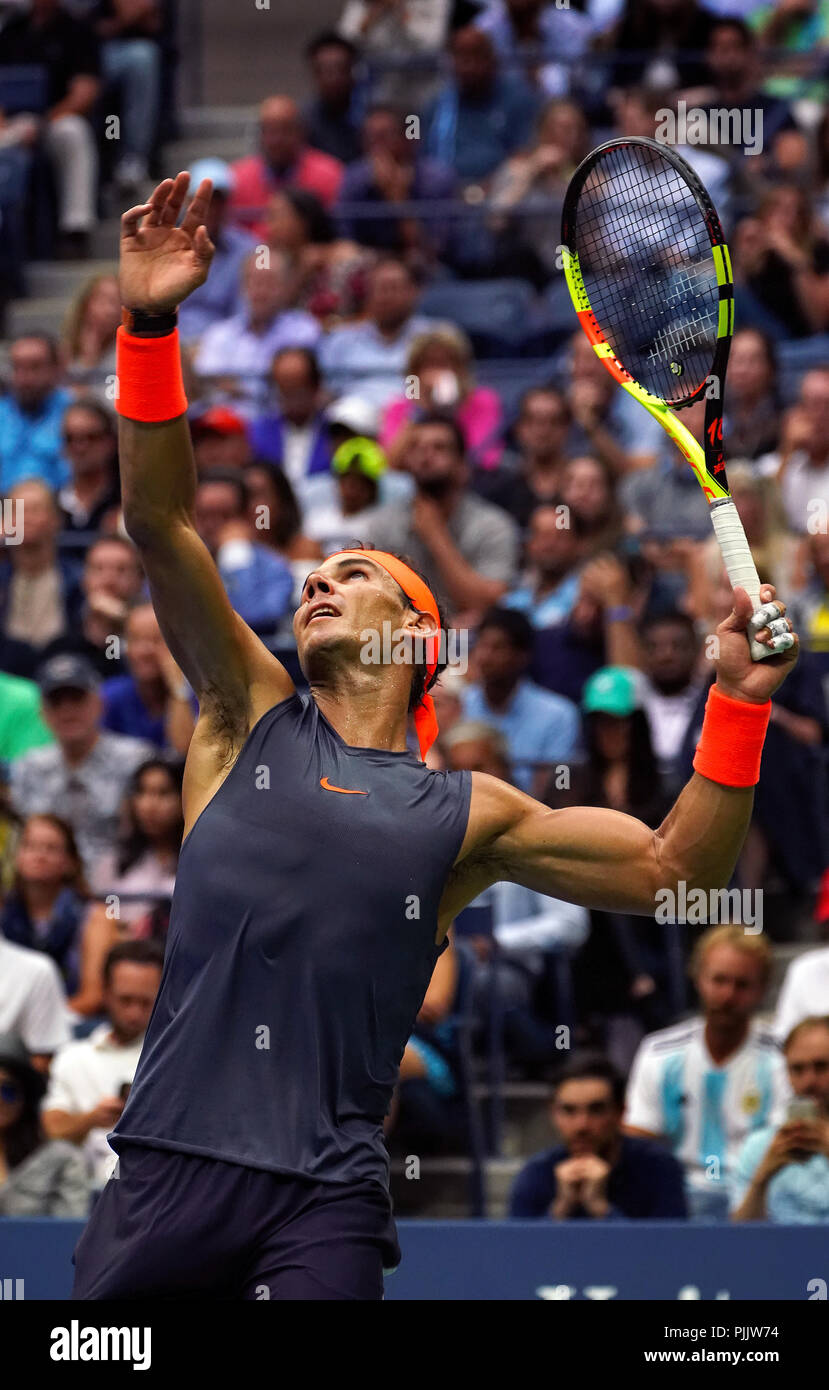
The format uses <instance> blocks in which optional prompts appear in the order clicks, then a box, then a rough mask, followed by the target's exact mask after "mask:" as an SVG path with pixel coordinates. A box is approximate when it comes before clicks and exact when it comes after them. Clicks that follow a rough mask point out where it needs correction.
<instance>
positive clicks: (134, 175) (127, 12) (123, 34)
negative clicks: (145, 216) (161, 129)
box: [95, 0, 163, 196]
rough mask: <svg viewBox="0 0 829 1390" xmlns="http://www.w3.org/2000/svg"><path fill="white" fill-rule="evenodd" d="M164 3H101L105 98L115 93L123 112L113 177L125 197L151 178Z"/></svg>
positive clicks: (129, 0) (140, 0)
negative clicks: (159, 41)
mask: <svg viewBox="0 0 829 1390" xmlns="http://www.w3.org/2000/svg"><path fill="white" fill-rule="evenodd" d="M162 3H163V0H100V3H99V4H98V5H97V6H96V8H95V31H96V33H97V35H98V38H99V39H100V40H101V70H102V73H103V76H104V78H105V80H106V88H107V91H106V94H107V96H108V95H109V94H110V93H113V94H116V93H117V98H118V102H119V106H120V111H121V146H120V149H121V151H122V153H121V155H120V158H119V159H118V162H117V164H116V165H115V171H114V177H115V182H116V184H117V185H118V189H119V192H121V193H122V194H123V195H124V196H126V195H128V194H135V195H136V196H139V195H140V193H141V191H142V189H141V186H142V184H143V183H144V181H145V180H146V179H147V177H148V176H149V172H150V169H149V163H150V156H151V155H152V152H153V147H154V145H155V141H156V137H157V134H158V122H159V116H160V113H161V48H160V46H159V44H158V42H157V40H158V37H159V35H160V34H161V30H162V27H163V15H162Z"/></svg>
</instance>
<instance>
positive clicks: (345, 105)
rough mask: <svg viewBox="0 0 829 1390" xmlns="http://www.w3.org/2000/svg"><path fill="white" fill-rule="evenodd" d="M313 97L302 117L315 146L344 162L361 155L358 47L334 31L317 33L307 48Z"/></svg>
mask: <svg viewBox="0 0 829 1390" xmlns="http://www.w3.org/2000/svg"><path fill="white" fill-rule="evenodd" d="M305 56H306V58H307V60H308V67H309V69H310V74H311V82H312V85H313V89H314V96H313V97H312V98H311V100H310V101H307V102H306V103H305V106H304V107H303V111H302V116H303V120H304V122H305V130H306V132H307V135H308V140H309V142H310V144H311V145H313V147H314V149H316V150H322V152H323V154H330V155H331V156H332V158H333V159H338V160H339V161H340V163H342V164H350V163H351V161H352V160H353V159H359V158H360V149H361V146H360V122H359V109H360V105H361V102H360V93H359V89H358V85H357V78H356V74H355V71H354V69H355V66H356V63H357V49H356V48H355V47H354V44H353V43H350V42H349V40H348V39H346V38H343V37H342V36H341V35H340V34H337V33H335V32H334V31H333V30H326V31H325V33H322V34H317V36H316V38H313V39H312V40H311V42H310V43H309V44H308V47H307V48H306V50H305Z"/></svg>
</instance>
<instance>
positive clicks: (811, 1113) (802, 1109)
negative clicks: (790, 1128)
mask: <svg viewBox="0 0 829 1390" xmlns="http://www.w3.org/2000/svg"><path fill="white" fill-rule="evenodd" d="M819 1115H820V1111H819V1110H818V1103H817V1101H816V1100H813V1099H812V1098H811V1096H795V1098H794V1100H790V1101H789V1104H788V1106H787V1108H786V1124H787V1125H790V1124H793V1123H794V1122H795V1121H796V1120H816V1119H818V1117H819Z"/></svg>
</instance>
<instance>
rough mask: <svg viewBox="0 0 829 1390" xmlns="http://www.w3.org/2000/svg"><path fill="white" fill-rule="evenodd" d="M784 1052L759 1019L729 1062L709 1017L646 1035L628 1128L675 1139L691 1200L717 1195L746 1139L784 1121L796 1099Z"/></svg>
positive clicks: (636, 1063)
mask: <svg viewBox="0 0 829 1390" xmlns="http://www.w3.org/2000/svg"><path fill="white" fill-rule="evenodd" d="M789 1093H790V1092H789V1083H788V1078H787V1076H786V1067H785V1063H784V1060H783V1057H782V1054H781V1053H780V1051H779V1050H778V1048H777V1046H776V1044H775V1042H774V1039H773V1037H772V1036H771V1034H770V1033H769V1031H768V1030H767V1029H766V1028H764V1027H763V1026H762V1025H761V1024H760V1023H758V1022H756V1021H754V1022H752V1024H751V1026H750V1029H749V1033H748V1036H747V1038H746V1040H745V1042H744V1043H743V1045H742V1047H740V1048H739V1049H738V1050H737V1051H736V1052H735V1053H733V1054H732V1056H731V1057H729V1059H728V1061H727V1062H725V1063H724V1064H723V1065H721V1066H718V1065H716V1064H715V1063H714V1062H713V1061H712V1059H711V1055H710V1053H709V1051H708V1048H707V1047H706V1044H705V1019H704V1018H702V1017H698V1018H689V1019H686V1020H685V1021H684V1022H683V1023H677V1024H675V1025H674V1026H673V1027H672V1028H662V1029H660V1030H659V1032H657V1033H651V1034H649V1036H648V1037H646V1038H644V1039H643V1040H642V1042H641V1044H640V1046H639V1050H638V1052H637V1054H636V1056H635V1058H634V1060H633V1066H632V1068H631V1073H630V1080H629V1082H628V1089H627V1100H626V1108H625V1124H627V1125H630V1126H631V1127H632V1128H634V1129H641V1130H645V1131H646V1132H647V1133H649V1134H659V1135H663V1136H665V1138H667V1139H669V1140H670V1143H671V1148H672V1150H673V1153H674V1154H675V1156H676V1157H677V1158H678V1159H679V1161H680V1163H681V1164H682V1165H683V1167H684V1168H685V1173H686V1178H687V1181H688V1186H689V1195H690V1194H691V1193H693V1192H694V1191H696V1192H698V1193H700V1194H706V1193H708V1192H712V1191H713V1190H714V1189H715V1188H716V1187H717V1185H718V1184H722V1185H723V1187H724V1188H725V1190H726V1192H727V1184H728V1178H729V1175H730V1173H731V1171H732V1169H733V1167H734V1164H735V1163H736V1160H737V1155H738V1154H739V1151H740V1149H741V1147H742V1145H743V1144H744V1142H745V1140H746V1138H747V1137H748V1135H749V1134H751V1133H752V1132H753V1131H754V1130H756V1129H761V1128H762V1127H764V1126H765V1125H769V1124H771V1125H776V1124H779V1123H780V1122H781V1121H782V1119H783V1107H784V1105H785V1101H786V1099H787V1097H788V1095H789Z"/></svg>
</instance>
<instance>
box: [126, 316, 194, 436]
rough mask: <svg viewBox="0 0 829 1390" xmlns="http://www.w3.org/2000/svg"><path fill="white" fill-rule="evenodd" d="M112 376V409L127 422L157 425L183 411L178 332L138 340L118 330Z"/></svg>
mask: <svg viewBox="0 0 829 1390" xmlns="http://www.w3.org/2000/svg"><path fill="white" fill-rule="evenodd" d="M115 374H116V378H117V381H118V395H117V397H116V402H115V408H116V410H117V412H118V414H119V415H123V416H125V417H126V418H127V419H128V420H141V421H143V422H144V423H147V424H160V423H162V422H163V421H165V420H175V419H176V418H177V417H178V416H179V415H183V414H184V412H185V411H186V409H187V397H186V396H185V394H184V381H183V380H182V375H181V353H180V351H179V341H178V329H177V328H176V329H174V330H173V332H172V333H166V334H165V335H164V337H163V338H139V337H137V336H136V335H135V334H134V333H128V332H127V330H126V329H125V328H124V327H123V326H122V327H121V328H119V329H118V333H117V336H116V348H115Z"/></svg>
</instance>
